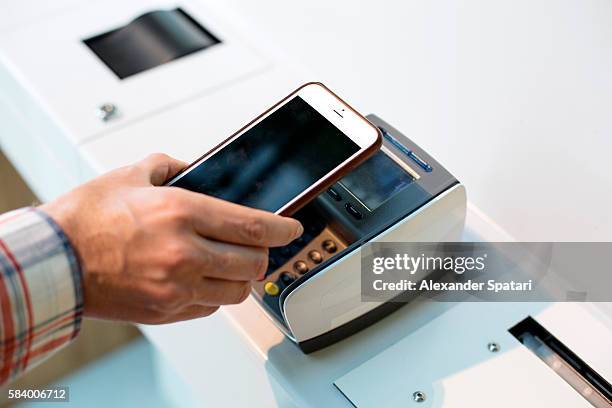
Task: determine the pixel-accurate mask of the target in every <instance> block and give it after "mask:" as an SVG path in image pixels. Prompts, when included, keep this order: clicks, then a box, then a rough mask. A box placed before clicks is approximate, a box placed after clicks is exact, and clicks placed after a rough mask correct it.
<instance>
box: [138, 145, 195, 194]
mask: <svg viewBox="0 0 612 408" xmlns="http://www.w3.org/2000/svg"><path fill="white" fill-rule="evenodd" d="M138 167H140V168H141V169H143V170H144V171H145V173H146V174H147V177H148V178H149V180H148V181H149V182H150V183H151V184H152V185H154V186H161V185H162V184H164V183H165V182H166V181H167V180H168V179H170V178H171V177H173V176H175V175H176V174H177V173H178V172H179V171H181V170H183V169H184V168H185V167H187V163H185V162H183V161H180V160H177V159H174V158H172V157H170V156H168V155H167V154H163V153H154V154H151V155H149V156H147V157H146V158H145V159H144V160H142V161H141V162H140V163H138Z"/></svg>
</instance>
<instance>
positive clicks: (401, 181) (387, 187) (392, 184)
mask: <svg viewBox="0 0 612 408" xmlns="http://www.w3.org/2000/svg"><path fill="white" fill-rule="evenodd" d="M414 180H415V178H414V177H413V176H412V175H411V174H410V173H408V172H407V171H406V170H405V169H403V168H402V167H401V166H400V165H399V164H398V163H396V161H395V160H393V159H392V158H391V157H389V156H388V155H387V154H385V153H384V152H383V151H379V152H377V153H376V154H375V155H374V156H372V157H370V158H369V159H368V160H367V161H366V162H364V163H363V164H362V165H360V166H359V167H357V168H356V169H355V170H353V171H352V172H351V173H350V174H349V175H347V176H345V177H344V178H343V179H342V180H340V184H342V185H343V186H344V187H345V188H346V189H347V190H349V191H350V192H351V193H352V194H353V195H354V196H355V198H357V199H358V200H359V201H360V202H361V203H362V204H363V205H364V206H365V207H366V208H367V209H368V210H370V211H374V210H375V209H376V208H378V207H380V206H381V205H382V204H383V203H384V202H386V201H387V200H389V199H390V198H391V197H393V196H394V195H395V194H397V193H399V192H400V191H402V190H403V189H405V188H406V187H407V186H409V185H410V184H412V182H414Z"/></svg>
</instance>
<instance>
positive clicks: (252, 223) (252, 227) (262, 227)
mask: <svg viewBox="0 0 612 408" xmlns="http://www.w3.org/2000/svg"><path fill="white" fill-rule="evenodd" d="M241 230H242V232H243V234H244V235H245V236H246V237H247V238H248V239H250V240H252V241H254V242H261V241H263V240H264V238H265V237H266V223H265V222H264V220H263V219H262V218H260V217H252V218H250V219H247V220H246V221H244V222H243V223H242V228H241Z"/></svg>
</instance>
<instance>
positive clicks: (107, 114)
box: [96, 103, 117, 122]
mask: <svg viewBox="0 0 612 408" xmlns="http://www.w3.org/2000/svg"><path fill="white" fill-rule="evenodd" d="M115 114H117V106H115V105H114V104H112V103H104V104H102V105H100V106H98V109H96V116H98V118H100V120H102V121H103V122H106V121H107V120H109V119H111V118H112V117H113V116H115Z"/></svg>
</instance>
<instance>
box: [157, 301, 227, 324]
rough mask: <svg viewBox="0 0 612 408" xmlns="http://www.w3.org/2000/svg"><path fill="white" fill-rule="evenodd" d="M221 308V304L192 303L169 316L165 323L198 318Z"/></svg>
mask: <svg viewBox="0 0 612 408" xmlns="http://www.w3.org/2000/svg"><path fill="white" fill-rule="evenodd" d="M217 310H219V306H203V305H190V306H187V307H186V308H185V309H183V310H181V311H180V312H178V313H176V314H175V315H173V316H169V317H168V318H167V320H166V321H165V323H172V322H181V321H184V320H191V319H197V318H199V317H206V316H210V315H211V314H213V313H215V312H216V311H217Z"/></svg>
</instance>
